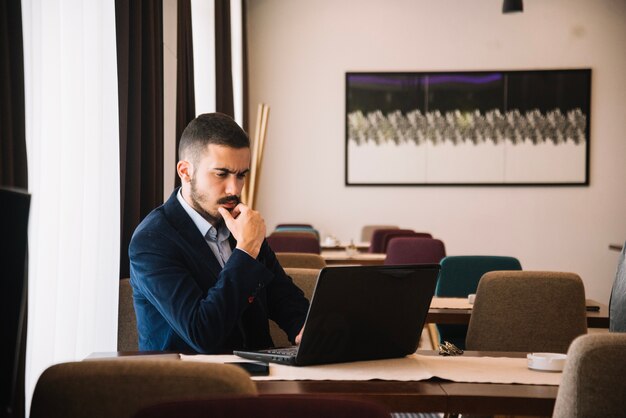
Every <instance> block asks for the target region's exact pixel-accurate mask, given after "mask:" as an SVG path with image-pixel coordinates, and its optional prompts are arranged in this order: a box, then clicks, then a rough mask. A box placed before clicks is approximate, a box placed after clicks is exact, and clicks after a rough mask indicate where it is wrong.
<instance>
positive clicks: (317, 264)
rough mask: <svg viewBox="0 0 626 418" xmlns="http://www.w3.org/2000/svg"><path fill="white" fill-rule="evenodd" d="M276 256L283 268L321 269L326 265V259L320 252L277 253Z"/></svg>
mask: <svg viewBox="0 0 626 418" xmlns="http://www.w3.org/2000/svg"><path fill="white" fill-rule="evenodd" d="M276 258H278V262H279V263H280V265H281V266H282V267H283V268H303V269H321V268H323V267H326V261H324V258H323V257H322V256H321V255H319V254H312V253H276Z"/></svg>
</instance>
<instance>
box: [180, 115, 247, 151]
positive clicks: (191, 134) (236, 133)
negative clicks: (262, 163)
mask: <svg viewBox="0 0 626 418" xmlns="http://www.w3.org/2000/svg"><path fill="white" fill-rule="evenodd" d="M209 144H215V145H223V146H227V147H231V148H250V139H249V138H248V134H246V132H245V131H244V130H243V129H241V127H240V126H239V125H237V122H235V121H234V120H233V118H231V117H230V116H228V115H225V114H224V113H203V114H202V115H199V116H198V117H196V118H195V119H194V120H192V121H191V122H189V124H188V125H187V127H186V128H185V130H184V131H183V134H182V135H181V137H180V143H179V144H178V158H179V159H184V158H192V159H193V160H194V161H196V160H197V158H198V157H199V156H200V155H201V154H202V153H203V152H204V151H205V150H206V147H207V145H209ZM186 155H189V157H186Z"/></svg>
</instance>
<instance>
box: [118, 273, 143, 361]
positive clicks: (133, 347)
mask: <svg viewBox="0 0 626 418" xmlns="http://www.w3.org/2000/svg"><path fill="white" fill-rule="evenodd" d="M117 350H118V351H137V350H139V339H138V336H137V317H136V316H135V306H134V304H133V288H132V287H131V285H130V279H122V280H120V298H119V305H118V317H117Z"/></svg>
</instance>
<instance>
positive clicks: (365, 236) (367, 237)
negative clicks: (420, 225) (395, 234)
mask: <svg viewBox="0 0 626 418" xmlns="http://www.w3.org/2000/svg"><path fill="white" fill-rule="evenodd" d="M399 228H400V227H399V226H397V225H364V226H363V228H361V241H363V242H370V241H371V240H372V234H373V233H374V231H375V230H377V229H399Z"/></svg>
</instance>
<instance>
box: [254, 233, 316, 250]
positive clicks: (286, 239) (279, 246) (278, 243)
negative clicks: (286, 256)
mask: <svg viewBox="0 0 626 418" xmlns="http://www.w3.org/2000/svg"><path fill="white" fill-rule="evenodd" d="M266 239H267V243H268V244H269V246H270V248H271V249H272V250H273V251H274V252H275V253H313V254H320V253H321V247H320V242H319V240H317V239H315V238H313V237H305V236H302V237H301V236H274V235H270V236H269V237H267V238H266Z"/></svg>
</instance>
